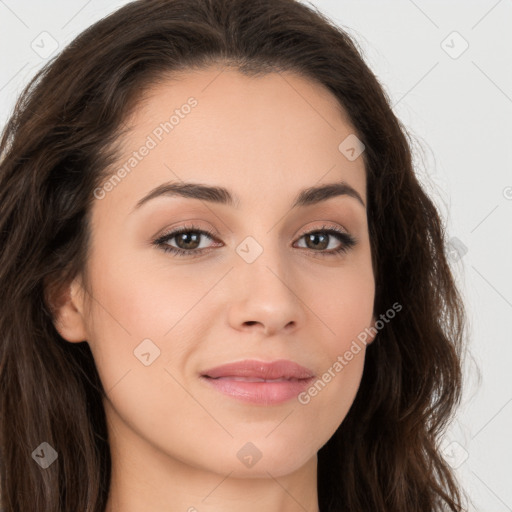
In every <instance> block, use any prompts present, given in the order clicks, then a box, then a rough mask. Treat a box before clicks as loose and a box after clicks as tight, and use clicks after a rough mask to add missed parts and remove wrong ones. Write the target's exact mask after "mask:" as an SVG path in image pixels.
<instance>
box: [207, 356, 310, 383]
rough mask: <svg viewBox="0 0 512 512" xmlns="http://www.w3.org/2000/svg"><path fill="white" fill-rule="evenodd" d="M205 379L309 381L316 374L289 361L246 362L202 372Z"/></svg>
mask: <svg viewBox="0 0 512 512" xmlns="http://www.w3.org/2000/svg"><path fill="white" fill-rule="evenodd" d="M202 375H203V376H205V377H211V378H212V379H217V378H219V377H248V378H257V379H268V380H273V379H308V378H311V377H314V374H313V372H312V371H311V370H309V369H308V368H305V367H304V366H301V365H299V364H297V363H294V362H293V361H289V360H287V359H279V360H277V361H270V362H266V361H256V360H253V359H251V360H245V361H238V362H234V363H228V364H223V365H222V366H216V367H215V368H210V369H209V370H206V371H204V372H202Z"/></svg>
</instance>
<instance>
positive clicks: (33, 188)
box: [0, 0, 465, 512]
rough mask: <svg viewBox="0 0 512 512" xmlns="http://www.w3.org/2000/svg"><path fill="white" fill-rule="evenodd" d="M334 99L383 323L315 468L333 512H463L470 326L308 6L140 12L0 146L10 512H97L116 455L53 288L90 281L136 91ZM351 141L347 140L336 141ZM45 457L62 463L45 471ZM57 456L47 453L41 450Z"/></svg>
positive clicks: (363, 100) (95, 31) (371, 112)
mask: <svg viewBox="0 0 512 512" xmlns="http://www.w3.org/2000/svg"><path fill="white" fill-rule="evenodd" d="M219 63H220V64H222V65H226V66H228V65H229V66H233V67H234V68H235V69H238V70H239V71H240V72H242V73H244V74H246V75H249V76H254V75H256V74H258V73H260V74H261V73H268V72H280V71H283V70H290V71H293V72H296V73H298V74H301V75H302V76H304V77H307V78H309V79H311V80H314V81H316V82H317V83H320V84H322V85H324V86H325V87H327V88H328V89H329V90H330V91H331V92H332V93H333V94H334V95H335V97H336V98H337V99H338V100H339V104H340V105H341V106H342V107H343V108H344V109H345V111H346V112H347V113H348V115H349V118H350V122H351V123H352V125H353V127H354V128H355V130H356V133H357V136H358V138H359V139H360V140H361V141H362V142H363V143H364V145H365V151H364V152H363V155H362V156H363V158H364V163H365V168H366V174H367V197H368V223H369V231H370V241H371V251H372V261H373V266H374V273H375V279H376V296H375V305H374V312H375V316H376V318H378V317H379V314H381V313H383V312H384V311H386V310H387V309H389V307H390V304H393V303H394V302H397V301H398V302H399V303H400V304H401V305H402V306H403V310H402V311H401V312H400V314H398V315H396V317H395V318H394V319H393V321H391V322H389V323H387V325H386V326H385V327H384V328H383V329H381V330H380V332H379V333H378V335H377V338H376V339H375V341H374V342H373V343H372V344H371V345H369V346H368V347H367V355H366V360H365V368H364V374H363V378H362V381H361V385H360V388H359V390H358V393H357V396H356V398H355V401H354V403H353V405H352V407H351V409H350V411H349V413H348V415H347V417H346V418H345V420H344V421H343V423H342V424H341V426H340V427H339V428H338V430H337V431H336V433H335V434H334V435H333V436H332V438H331V439H330V440H329V441H328V442H327V443H326V444H325V445H324V446H323V447H322V448H321V449H320V451H319V453H318V494H319V506H320V509H321V510H322V512H334V511H336V512H339V511H372V512H377V511H393V512H411V511H423V512H427V511H429V512H430V511H440V510H451V511H458V510H462V504H461V500H462V496H461V494H462V491H461V489H460V488H459V485H458V483H457V481H456V478H455V476H454V475H453V473H452V470H451V468H450V467H449V465H447V463H446V462H445V461H444V459H443V457H442V455H441V451H440V447H439V439H440V436H441V435H442V434H443V432H444V429H445V427H446V426H447V424H448V421H449V420H450V419H451V416H452V414H453V413H454V408H455V406H456V405H457V404H458V402H459V400H460V395H461V380H462V379H461V373H462V372H461V360H462V355H463V354H462V350H463V348H464V343H463V341H464V339H465V335H464V331H465V312H464V307H463V303H462V300H461V297H460V295H459V292H458V291H457V288H456V285H455V282H454V279H453V276H452V273H451V271H450V268H449V265H448V262H447V259H446V256H445V243H446V241H445V232H444V227H443V224H442V222H441V220H440V216H439V213H438V212H437V210H436V208H435V206H434V204H433V202H432V201H431V199H430V198H429V197H428V196H427V195H426V194H425V192H424V190H423V189H422V187H421V186H420V184H419V182H418V180H417V178H416V176H415V173H414V169H413V163H412V157H411V146H410V140H409V135H408V134H407V130H406V129H405V127H404V126H403V125H402V124H401V123H400V121H399V120H398V119H397V118H396V117H395V115H394V114H393V112H392V109H391V107H390V101H389V98H388V97H387V95H386V93H385V92H384V91H383V88H382V87H381V85H380V84H379V83H378V81H377V79H376V77H375V76H374V74H373V73H372V72H371V71H370V69H369V68H368V67H367V65H366V64H365V62H364V60H363V56H362V52H361V51H360V50H359V49H358V47H357V45H356V43H355V42H354V41H352V40H351V39H350V38H349V37H348V35H347V34H346V33H345V32H344V31H342V30H341V29H340V28H339V27H338V26H336V25H335V24H334V23H333V22H331V21H330V20H329V19H328V18H327V17H325V16H324V15H322V14H321V13H320V12H319V11H318V10H317V9H315V8H313V7H309V6H306V5H305V4H301V3H299V2H298V1H296V0H251V1H246V0H145V1H144V0H140V1H135V2H132V3H129V4H127V5H125V6H124V7H122V8H121V9H119V10H117V11H116V12H114V13H113V14H111V15H109V16H107V17H106V18H104V19H102V20H101V21H99V22H97V23H96V24H94V25H92V26H91V27H90V28H88V29H87V30H85V31H84V32H83V33H82V34H80V35H79V36H78V37H77V38H76V39H75V40H74V41H73V42H72V43H71V44H70V45H69V46H68V47H66V48H65V49H64V50H63V51H62V53H61V54H60V55H59V56H58V57H57V58H55V59H54V60H52V61H50V62H49V63H48V64H47V65H46V66H45V67H44V68H43V69H42V70H41V71H39V72H38V73H37V75H36V76H35V77H34V78H33V79H32V81H31V82H30V83H29V84H28V86H27V87H26V89H25V90H24V91H23V93H22V95H21V96H20V98H19V100H18V102H17V104H16V106H15V109H14V112H13V114H12V116H11V118H10V120H9V122H8V124H7V125H6V127H5V129H4V131H3V134H2V139H1V142H0V151H1V152H0V248H1V249H0V290H1V293H2V296H3V301H2V307H1V311H0V333H1V334H0V386H1V394H0V400H1V401H0V414H1V417H0V450H1V453H0V464H1V496H2V502H3V503H2V505H3V507H4V510H5V512H14V511H16V512H19V511H22V510H23V511H24V510H31V511H34V512H60V511H71V510H72V511H85V512H93V511H94V512H103V511H104V508H105V504H106V500H107V496H108V492H109V483H110V462H111V460H110V452H109V444H108V435H107V428H106V421H105V413H104V409H103V406H102V395H103V393H104V390H103V388H102V385H101V382H100V379H99V376H98V373H97V370H96V367H95V364H94V360H93V357H92V354H91V352H90V350H89V346H88V344H87V342H83V343H68V342H66V341H65V340H64V339H63V338H62V337H61V336H60V335H59V334H58V332H57V330H56V329H55V326H54V323H53V316H52V308H51V305H50V302H49V301H48V293H49V292H48V290H50V289H53V287H57V286H60V285H62V284H64V283H68V282H69V281H70V280H71V279H72V278H73V277H75V276H76V275H78V274H79V273H83V272H84V270H85V264H86V261H87V255H88V248H89V234H90V223H89V220H90V212H91V207H92V204H93V202H94V195H93V191H94V189H95V188H96V187H97V186H99V185H100V184H101V183H102V181H103V180H104V178H105V176H106V174H105V170H106V169H107V168H108V167H109V165H110V164H112V163H113V162H115V160H116V158H117V156H118V155H117V153H116V149H115V148H116V147H117V146H116V141H118V140H119V137H120V133H121V128H122V126H123V121H124V120H125V119H126V117H127V116H128V115H129V113H130V112H131V111H132V110H133V109H134V108H136V106H137V100H138V99H139V98H140V97H141V96H140V95H141V91H143V90H144V88H145V87H147V86H150V85H151V84H153V83H155V81H157V80H159V79H160V78H162V77H165V76H172V74H173V73H177V72H178V71H181V70H185V71H186V70H188V69H193V68H195V69H200V68H204V67H206V66H210V65H212V64H219ZM340 142H341V141H340ZM43 442H46V443H48V444H49V445H50V446H51V447H53V448H54V449H55V451H56V452H57V454H58V458H57V460H56V461H55V462H54V463H53V464H52V465H51V466H50V467H48V468H47V469H44V470H43V469H41V467H40V466H39V465H38V464H36V463H35V462H34V460H33V458H34V457H33V453H34V450H36V449H37V448H39V449H41V448H40V446H41V443H43ZM43 446H45V445H43Z"/></svg>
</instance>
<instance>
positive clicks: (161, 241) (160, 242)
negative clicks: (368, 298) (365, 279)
mask: <svg viewBox="0 0 512 512" xmlns="http://www.w3.org/2000/svg"><path fill="white" fill-rule="evenodd" d="M190 232H193V233H197V234H200V235H206V236H207V237H209V238H211V239H213V240H215V238H216V237H215V234H214V233H213V232H212V231H209V230H207V229H200V228H198V227H197V226H194V225H189V226H183V227H181V228H178V229H176V230H174V231H170V232H169V233H165V234H164V235H162V236H161V237H159V238H157V239H156V240H155V241H154V242H153V243H154V244H155V245H157V246H158V247H159V248H160V249H162V250H163V251H164V252H167V253H172V254H174V255H176V256H179V257H191V258H194V257H198V256H201V255H202V254H203V253H204V252H205V251H207V252H209V251H210V250H211V249H210V248H208V249H204V248H203V249H189V250H186V249H180V248H179V247H173V246H171V245H168V244H167V243H166V242H168V241H169V240H172V239H173V238H174V237H176V236H179V235H181V234H183V233H190ZM319 233H320V234H328V235H332V236H335V237H336V238H338V240H339V241H340V242H341V245H340V247H339V248H338V249H331V250H330V251H325V250H323V251H315V250H313V249H310V250H311V251H313V252H319V253H320V254H321V255H322V256H327V257H330V256H339V255H342V254H344V253H347V252H348V251H349V250H350V249H351V248H352V247H354V245H356V243H357V240H356V239H355V238H354V237H353V236H352V235H349V234H348V233H346V232H345V231H342V230H338V229H337V228H334V227H332V226H331V227H327V226H322V227H321V228H320V229H314V230H312V231H308V232H306V233H303V234H302V235H301V236H300V237H299V240H300V239H301V238H303V237H304V236H306V235H312V234H319ZM301 249H307V248H305V247H302V248H301Z"/></svg>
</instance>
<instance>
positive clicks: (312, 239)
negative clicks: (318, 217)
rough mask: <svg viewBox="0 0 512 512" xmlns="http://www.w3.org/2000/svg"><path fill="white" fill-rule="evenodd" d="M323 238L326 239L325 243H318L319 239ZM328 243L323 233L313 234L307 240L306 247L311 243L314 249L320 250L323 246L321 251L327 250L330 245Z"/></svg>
mask: <svg viewBox="0 0 512 512" xmlns="http://www.w3.org/2000/svg"><path fill="white" fill-rule="evenodd" d="M322 237H323V239H324V240H323V243H322V242H318V240H317V238H322ZM326 241H327V235H325V234H321V233H313V234H310V235H309V236H308V237H307V238H306V245H308V246H309V242H311V243H312V246H313V248H318V247H319V246H321V247H320V248H321V249H325V248H326V247H327V245H329V244H326V243H325V242H326Z"/></svg>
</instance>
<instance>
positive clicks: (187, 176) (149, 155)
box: [105, 67, 365, 210]
mask: <svg viewBox="0 0 512 512" xmlns="http://www.w3.org/2000/svg"><path fill="white" fill-rule="evenodd" d="M127 124H128V126H129V131H128V132H127V133H126V134H125V135H123V136H122V139H121V142H122V144H121V148H122V151H121V158H120V160H119V161H118V162H116V164H115V165H114V166H112V168H111V174H114V173H115V172H116V170H118V169H120V168H122V167H124V168H125V171H126V172H125V173H123V175H126V177H124V178H123V179H121V181H120V182H119V183H118V184H117V185H116V186H115V187H113V188H114V190H112V191H111V192H109V194H108V195H107V197H106V199H107V201H105V202H108V201H109V200H110V201H111V200H113V199H114V198H116V199H117V201H116V203H117V204H118V206H121V203H126V204H125V205H124V206H125V209H126V210H127V209H131V208H132V207H133V205H134V204H135V203H137V201H138V200H139V199H140V198H141V197H142V196H144V195H145V193H146V192H147V191H148V190H150V189H152V188H154V187H156V186H158V185H161V184H162V183H165V182H168V181H180V180H183V181H188V182H201V183H206V184H211V185H222V186H224V187H227V188H230V189H231V190H233V191H234V192H235V193H236V195H237V197H240V198H242V206H243V205H244V204H245V203H250V202H252V203H253V204H254V205H256V203H258V201H259V203H258V204H259V206H261V199H262V197H263V196H264V197H265V198H266V200H275V201H276V202H283V201H287V200H288V199H290V198H291V197H292V196H293V197H295V195H296V192H297V190H299V189H302V188H305V187H310V186H313V185H318V184H319V183H322V182H333V181H339V180H344V181H347V183H349V184H350V185H351V186H352V187H353V188H355V189H356V190H358V192H359V193H360V195H361V196H362V197H363V199H365V171H364V162H363V159H362V157H360V158H357V159H356V160H353V161H351V160H349V159H347V158H346V156H345V155H344V154H343V153H342V152H341V151H340V149H339V146H340V143H341V142H342V141H343V140H344V139H346V138H347V137H348V136H350V135H353V134H354V129H353V127H352V125H351V124H350V122H349V120H348V116H347V115H346V114H345V111H344V110H343V109H342V108H341V107H340V105H339V103H338V101H337V100H336V98H335V97H334V95H333V94H331V93H330V92H329V91H328V90H327V89H326V88H325V87H324V86H323V85H321V84H318V83H316V82H313V81H311V80H308V79H306V78H304V77H302V76H300V75H297V74H295V73H292V72H280V73H276V72H273V73H269V74H266V75H260V76H256V77H250V76H245V75H243V74H241V73H240V72H238V71H236V70H233V69H227V68H220V67H212V68H208V69H204V70H200V71H199V70H195V71H188V72H182V73H180V74H179V75H176V76H173V77H169V79H162V80H160V81H159V82H158V83H157V84H154V85H153V86H152V87H150V88H148V89H147V90H146V92H145V94H144V96H143V98H142V99H141V101H139V103H138V105H137V107H136V109H135V110H134V112H133V114H132V115H131V116H130V118H129V119H128V121H127ZM144 148H146V149H145V150H144ZM147 148H149V149H147ZM141 153H144V155H143V156H141ZM135 154H137V155H135ZM127 164H128V165H127Z"/></svg>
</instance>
